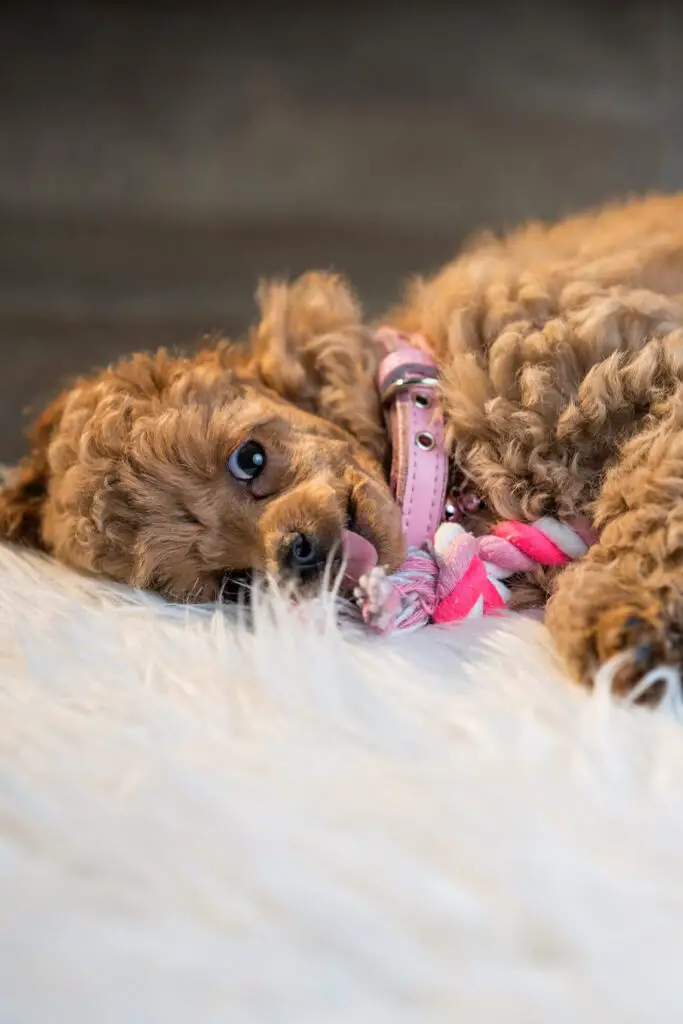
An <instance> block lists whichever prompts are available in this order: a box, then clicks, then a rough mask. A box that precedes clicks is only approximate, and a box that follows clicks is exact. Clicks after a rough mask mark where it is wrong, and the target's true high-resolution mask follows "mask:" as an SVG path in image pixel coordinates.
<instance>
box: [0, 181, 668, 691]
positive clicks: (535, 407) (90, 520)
mask: <svg viewBox="0 0 683 1024" xmlns="http://www.w3.org/2000/svg"><path fill="white" fill-rule="evenodd" d="M261 298H262V312H263V315H262V320H261V323H260V325H259V327H258V329H257V330H256V331H255V332H254V335H253V337H252V345H251V348H250V349H249V350H248V351H244V350H241V349H235V348H229V347H227V346H219V347H218V348H216V349H214V350H210V351H205V352H201V353H199V354H198V355H197V356H196V357H195V358H194V359H191V360H183V359H176V358H173V357H171V356H168V355H166V354H165V353H161V354H157V355H156V356H152V357H147V356H138V357H136V358H134V359H133V360H131V361H128V362H125V363H122V364H120V365H119V366H117V367H114V368H111V369H110V370H108V371H106V372H105V373H103V374H99V375H97V376H94V377H92V378H90V379H87V380H84V381H81V382H78V383H77V385H76V386H75V387H74V389H73V390H72V391H70V392H68V393H66V394H65V395H63V396H61V397H60V399H59V400H58V402H57V403H55V405H54V406H53V407H52V408H51V409H50V410H48V412H47V414H46V416H45V417H44V418H43V420H42V421H41V422H40V423H39V425H38V428H37V432H36V435H35V438H34V448H33V452H32V454H31V456H30V457H29V458H28V459H27V461H26V462H25V463H24V465H23V467H22V468H21V469H20V470H19V472H18V473H17V475H16V477H15V480H14V482H13V483H12V484H11V485H10V486H9V487H8V488H7V489H6V491H5V492H4V494H3V495H2V496H1V499H0V501H1V504H0V532H2V533H4V535H5V536H7V537H9V538H10V539H14V540H28V541H29V542H31V543H34V544H38V545H41V546H43V547H45V548H46V549H47V550H49V551H51V552H53V553H54V554H55V555H56V556H57V557H59V558H61V559H62V560H64V561H66V562H68V563H69V564H71V565H74V566H76V567H78V568H81V569H85V570H87V571H91V572H99V573H103V574H105V575H108V576H110V577H112V578H114V579H118V580H121V581H124V582H129V583H133V584H136V585H142V586H150V587H153V588H155V589H158V590H159V591H161V592H162V593H165V594H166V595H167V596H169V597H172V598H175V599H185V600H188V599H189V600H191V599H201V600H207V599H212V598H214V597H216V596H217V595H218V593H219V591H220V587H221V581H222V580H223V578H224V576H225V574H226V573H232V572H235V571H240V570H245V569H250V568H256V569H257V570H261V571H265V572H268V573H279V572H282V571H286V569H287V568H288V565H289V568H291V557H292V555H291V553H292V550H293V548H292V537H294V538H296V537H301V536H304V537H305V538H306V539H307V542H310V543H309V547H310V546H311V545H313V546H314V547H315V549H316V550H319V551H320V553H321V556H322V555H324V556H329V555H330V554H331V553H332V552H333V550H334V548H335V545H336V543H337V541H338V538H339V535H340V531H341V530H342V529H343V528H344V526H345V525H346V524H347V523H348V519H349V517H351V518H353V520H354V523H355V524H356V525H358V524H360V526H359V528H360V530H361V532H364V533H365V534H366V535H367V536H368V537H369V539H371V540H372V541H373V543H375V545H376V546H377V547H378V549H379V552H380V558H381V559H382V561H383V562H385V563H387V564H389V566H395V565H397V564H398V563H399V562H400V560H401V557H402V555H403V546H402V541H401V537H400V529H399V523H398V518H397V516H396V512H395V509H394V507H393V503H392V501H391V496H390V494H389V491H388V488H387V487H386V484H385V483H384V470H385V466H386V454H387V439H386V436H385V433H384V427H383V421H382V414H381V409H380V407H379V402H378V397H377V393H376V389H375V380H374V378H375V373H376V368H377V363H378V360H379V358H380V351H379V349H378V347H377V346H376V345H375V343H374V342H373V332H372V330H371V328H370V326H368V325H366V324H364V322H363V318H362V314H361V311H360V310H359V308H358V306H357V304H356V302H355V300H354V299H353V297H352V296H351V294H350V292H349V290H348V288H347V287H346V286H345V284H344V283H343V282H342V281H340V280H339V279H337V278H335V277H329V276H325V275H318V274H312V275H307V276H305V277H304V278H302V279H300V280H299V281H298V282H296V283H295V284H294V285H293V286H292V287H291V288H286V287H284V286H275V287H272V288H270V289H267V290H264V292H263V294H262V297H261ZM383 322H388V323H389V324H391V325H392V326H394V327H397V328H399V329H402V330H406V331H410V332H417V333H420V334H421V335H422V336H423V337H424V338H425V339H426V341H427V343H428V344H429V345H430V347H431V348H432V350H433V352H434V354H435V355H436V357H437V360H438V362H439V365H440V368H441V372H442V377H443V385H442V398H443V407H444V411H445V414H446V418H447V423H448V439H449V450H450V453H451V458H452V468H453V475H454V477H458V476H459V475H461V474H464V475H465V476H466V477H467V478H468V479H469V481H470V482H471V484H472V485H473V486H474V487H475V488H476V489H477V491H478V492H479V493H480V495H481V496H482V497H483V499H484V501H485V509H486V512H485V519H484V521H485V522H488V523H490V522H492V521H495V520H497V519H504V518H517V519H523V520H524V519H525V520H531V519H535V518H537V517H538V516H541V515H544V514H549V515H554V516H557V517H559V518H566V517H573V516H575V515H577V514H584V515H588V516H589V517H590V518H592V519H593V521H594V523H595V525H596V526H597V527H598V528H599V529H600V531H601V539H600V542H599V543H598V544H597V545H595V546H594V548H592V549H591V551H590V553H589V554H588V556H587V557H586V558H585V559H583V560H582V561H581V562H580V563H578V564H576V565H574V566H572V567H570V568H569V569H566V570H564V571H563V572H561V573H560V574H559V575H558V576H557V578H556V579H551V578H542V577H539V578H538V579H537V580H536V584H537V585H540V586H542V587H544V588H545V589H547V590H551V592H552V593H551V598H550V602H549V606H548V615H547V622H548V625H549V627H550V629H551V631H552V632H553V634H554V637H555V639H556V642H557V644H558V647H559V649H560V651H561V653H562V654H563V656H564V658H565V660H566V662H567V665H568V666H569V668H570V670H571V672H572V673H573V674H574V676H575V677H577V678H578V679H581V680H585V681H588V680H589V679H590V677H591V675H592V673H593V672H594V670H595V668H596V667H597V665H599V663H600V662H601V661H604V660H605V659H607V658H609V657H611V655H613V654H614V653H616V652H617V651H619V650H622V649H627V650H631V651H632V652H634V655H636V656H634V657H633V658H632V659H631V660H630V662H628V663H627V665H626V666H625V668H624V669H623V670H622V673H621V675H620V680H619V681H620V684H621V685H622V686H624V687H627V686H630V685H631V684H632V682H633V681H634V680H635V679H636V678H637V677H638V675H639V674H640V673H642V671H643V669H644V668H647V666H648V664H649V663H650V662H651V661H652V660H654V659H657V660H659V661H673V662H678V663H681V662H683V641H682V640H681V637H680V631H681V624H683V564H682V561H683V501H682V499H683V391H682V387H681V384H682V381H683V197H675V198H653V199H648V200H645V201H640V202H633V203H630V204H627V205H620V206H615V207H612V208H609V209H607V210H605V211H603V212H601V213H600V214H598V215H594V214H591V215H587V216H583V217H578V218H574V219H572V220H569V221H566V222H564V223H562V224H560V225H558V226H556V227H552V228H546V227H542V226H536V225H534V226H531V227H528V228H526V229H524V230H522V231H520V232H517V233H515V234H513V235H511V236H510V237H509V238H507V239H506V240H504V241H495V240H484V241H482V242H481V243H480V244H479V245H477V246H475V247H473V248H472V249H471V250H470V251H468V252H466V253H465V254H463V255H462V256H460V257H459V258H458V259H456V260H455V261H454V262H453V263H452V264H450V265H449V266H448V267H446V268H445V269H444V270H443V271H442V272H441V273H439V274H438V275H437V276H436V277H434V278H433V279H431V280H427V281H418V282H416V283H414V284H413V286H412V287H411V289H410V291H409V293H408V295H407V298H406V301H405V302H404V303H403V304H402V305H401V306H400V307H398V308H397V309H395V310H393V311H392V312H390V313H389V314H388V315H387V316H386V317H384V318H383ZM245 438H247V439H248V438H251V439H256V440H257V441H258V442H259V444H262V446H263V449H264V451H265V453H266V456H267V460H266V468H265V469H264V470H263V472H262V473H261V474H260V475H259V476H258V477H257V478H255V479H254V480H252V481H250V482H249V485H248V486H246V487H245V486H239V485H238V484H237V483H236V482H235V480H234V479H231V478H230V474H229V473H228V472H226V468H225V467H226V465H230V464H232V463H231V461H230V453H231V452H233V453H234V452H235V451H236V450H237V447H238V446H239V445H240V444H243V443H244V440H245ZM259 439H260V440H259ZM233 462H234V459H233ZM480 525H481V524H480ZM288 559H289V563H288ZM316 565H317V563H316ZM299 568H300V566H299ZM524 597H525V591H524V590H522V591H520V593H519V594H518V600H519V601H523V600H524Z"/></svg>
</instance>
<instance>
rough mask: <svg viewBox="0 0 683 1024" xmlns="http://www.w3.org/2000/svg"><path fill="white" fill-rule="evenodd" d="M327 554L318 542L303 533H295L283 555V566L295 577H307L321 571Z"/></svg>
mask: <svg viewBox="0 0 683 1024" xmlns="http://www.w3.org/2000/svg"><path fill="white" fill-rule="evenodd" d="M326 559H327V553H326V552H325V551H324V550H323V548H322V547H321V545H320V544H319V543H318V541H316V540H314V539H313V538H312V537H308V536H307V535H306V534H305V533H297V535H296V537H295V538H294V540H293V541H292V543H291V544H290V545H289V548H288V549H287V552H286V554H285V566H286V568H287V569H289V570H290V572H292V573H294V574H296V575H297V576H308V575H311V574H312V573H314V572H316V571H319V570H322V569H323V568H324V566H325V562H326Z"/></svg>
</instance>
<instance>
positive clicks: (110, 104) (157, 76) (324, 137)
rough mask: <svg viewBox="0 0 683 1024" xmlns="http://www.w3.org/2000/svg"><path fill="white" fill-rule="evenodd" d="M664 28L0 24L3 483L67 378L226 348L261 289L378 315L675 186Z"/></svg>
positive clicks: (660, 24)
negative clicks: (617, 204) (527, 235)
mask: <svg viewBox="0 0 683 1024" xmlns="http://www.w3.org/2000/svg"><path fill="white" fill-rule="evenodd" d="M679 7H681V8H683V4H681V5H679V4H676V3H666V2H659V3H657V2H650V3H646V2H639V3H636V2H633V3H629V2H623V3H621V4H609V5H608V4H606V3H603V4H599V3H590V4H589V3H586V4H579V3H567V2H564V0H555V3H554V4H549V3H547V2H546V3H545V4H543V5H540V4H530V3H524V2H521V3H520V2H517V3H486V2H485V0H481V2H479V3H477V4H474V3H460V4H459V3H456V2H455V0H453V2H451V3H435V2H432V0H421V2H420V0H404V2H403V3H401V4H398V3H396V4H388V3H384V4H375V5H372V4H369V3H368V4H366V5H365V7H360V6H357V7H355V6H354V5H352V4H351V3H349V2H347V3H345V4H340V3H335V2H331V3H328V4H327V5H326V6H325V5H323V3H320V4H319V5H318V8H317V9H316V7H314V6H312V5H310V4H305V3H299V4H297V5H290V4H288V3H281V4H277V5H276V4H274V3H272V4H270V5H265V4H263V3H258V2H254V3H252V4H251V5H244V4H243V5H239V7H236V8H235V7H233V6H232V5H227V4H225V5H221V4H207V3H198V2H197V3H194V4H190V3H184V4H177V5H176V4H173V3H164V4H151V3H149V4H143V3H130V4H123V3H106V4H105V3H90V4H86V3H80V4H74V3H69V2H60V3H54V4H52V5H40V6H38V5H31V4H23V5H21V6H20V5H18V4H17V5H15V7H14V8H13V9H10V10H9V11H7V10H6V11H5V13H4V15H3V21H2V26H1V28H0V360H1V362H2V373H1V374H0V461H1V460H3V459H4V460H11V459H13V458H15V457H16V456H17V455H18V454H19V452H20V451H21V443H22V442H21V423H22V410H23V409H24V408H25V407H26V406H28V405H30V404H31V403H34V404H36V403H40V402H41V401H42V400H43V399H44V398H45V397H49V395H50V394H51V393H52V392H54V391H56V390H57V389H58V387H59V385H60V383H61V382H62V380H64V379H65V378H67V377H68V376H69V375H70V374H72V373H75V372H78V371H80V370H83V369H87V368H89V367H90V366H91V365H94V364H101V363H105V362H107V361H108V360H110V359H111V358H113V357H114V356H115V355H117V354H118V353H121V352H125V351H129V350H131V349H134V348H147V347H151V346H155V345H157V344H160V343H169V344H173V345H183V344H186V343H192V342H193V341H194V340H195V339H196V338H197V337H198V336H199V335H201V334H203V333H206V332H209V331H214V330H224V331H227V332H229V333H233V334H234V333H238V332H240V331H242V330H243V329H244V327H245V326H246V324H247V323H248V322H249V321H250V319H251V317H252V316H253V300H252V295H253V291H254V286H255V283H256V280H257V278H258V277H259V276H260V275H272V274H295V273H297V272H299V271H301V270H303V269H306V268H310V267H313V266H317V267H336V268H338V269H342V270H345V271H346V272H348V273H349V274H350V275H351V277H352V278H353V280H354V281H355V283H356V285H357V287H358V288H359V289H360V291H361V294H362V296H363V298H364V300H365V301H366V304H367V306H368V308H369V309H370V310H371V311H373V312H374V311H377V310H378V309H379V308H380V307H381V306H382V305H383V304H384V303H387V302H388V301H390V300H391V299H392V298H393V296H394V295H395V294H396V291H397V288H398V285H399V283H400V281H401V279H402V278H404V277H405V276H406V275H407V274H410V273H412V272H414V271H416V270H425V269H429V268H430V267H433V266H436V265H438V264H439V263H440V262H441V261H443V260H445V259H446V258H447V257H449V256H450V255H451V254H452V253H454V252H455V251H456V249H457V247H458V245H459V244H460V242H461V241H462V240H463V238H464V236H466V235H467V234H469V233H470V232H472V231H473V230H475V229H477V228H479V227H482V226H490V227H494V228H502V227H505V226H508V225H511V224H513V223H514V222H516V221H519V220H522V219H524V218H528V217H554V216H556V215H558V214H561V213H564V212H568V211H571V210H574V209H577V208H580V207H582V206H585V205H588V204H594V203H596V202H599V201H600V200H602V199H604V198H606V197H611V196H615V195H623V194H625V193H627V192H631V191H641V190H645V189H653V188H659V189H667V190H673V189H677V188H680V187H683V102H681V96H682V95H683V11H679Z"/></svg>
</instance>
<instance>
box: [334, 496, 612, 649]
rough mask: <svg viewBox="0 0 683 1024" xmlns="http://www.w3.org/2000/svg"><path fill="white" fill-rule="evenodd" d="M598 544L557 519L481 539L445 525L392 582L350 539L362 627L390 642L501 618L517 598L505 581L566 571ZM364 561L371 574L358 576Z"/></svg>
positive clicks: (504, 526)
mask: <svg viewBox="0 0 683 1024" xmlns="http://www.w3.org/2000/svg"><path fill="white" fill-rule="evenodd" d="M358 540H360V541H361V543H360V544H359V543H358ZM592 540H593V538H592V536H591V531H590V527H587V526H586V525H585V524H584V523H582V522H580V521H577V522H576V523H575V524H573V525H572V526H569V525H568V524H567V523H561V522H559V520H557V519H553V518H551V517H550V516H544V517H543V518H541V519H537V520H536V521H535V522H534V523H531V524H529V523H521V522H516V521H507V522H502V523H499V524H498V525H497V526H495V527H494V529H493V531H492V532H491V533H490V534H486V535H484V536H480V537H475V536H474V535H473V534H472V533H468V532H467V531H466V530H465V529H464V528H463V526H462V525H461V524H459V523H456V522H445V523H442V524H441V526H439V527H438V529H437V531H436V534H435V536H434V540H433V543H425V544H424V546H422V547H420V548H417V547H411V548H409V550H408V555H407V557H406V559H405V561H404V563H403V565H402V566H401V568H400V569H399V570H398V571H397V572H395V573H393V574H391V575H387V574H386V573H385V572H384V570H383V569H382V568H381V567H380V566H378V565H376V564H371V563H373V554H374V548H373V547H372V545H370V544H368V542H367V541H364V540H363V539H362V538H356V537H355V535H354V537H353V538H351V537H350V535H347V537H346V538H345V548H346V550H347V552H349V556H348V562H347V575H348V576H350V577H351V578H353V576H354V575H356V578H357V579H358V583H357V585H356V587H355V590H354V597H355V599H356V603H357V604H358V606H359V608H360V611H361V615H362V618H363V621H364V622H365V623H366V625H368V626H369V627H370V628H371V629H373V630H374V631H375V632H378V633H381V634H382V635H387V634H390V633H392V632H394V631H395V630H402V631H409V630H414V629H419V628H421V627H422V626H425V625H427V624H428V623H429V622H435V623H446V622H456V621H459V620H461V619H471V618H476V617H478V616H481V615H488V614H491V613H494V612H496V611H500V610H501V609H503V608H504V607H505V606H506V604H507V602H508V600H509V598H510V595H511V592H510V590H509V588H508V587H507V586H506V584H505V582H504V580H506V579H508V578H509V577H510V576H513V575H516V574H518V573H525V572H529V571H530V570H532V569H534V568H535V567H536V566H560V565H566V564H567V563H568V562H570V561H573V560H574V559H576V558H580V557H581V556H582V555H584V554H585V553H586V551H587V550H588V547H589V544H590V543H591V542H592ZM368 549H369V550H368ZM363 559H365V561H366V571H365V572H359V568H360V566H361V565H362V562H363ZM374 560H375V561H376V555H375V556H374Z"/></svg>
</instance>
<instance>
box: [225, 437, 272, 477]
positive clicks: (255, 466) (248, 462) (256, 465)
mask: <svg viewBox="0 0 683 1024" xmlns="http://www.w3.org/2000/svg"><path fill="white" fill-rule="evenodd" d="M265 466H266V453H265V451H264V450H263V446H262V445H260V444H259V443H258V441H245V442H244V444H241V445H240V446H239V448H235V450H234V452H233V453H232V455H231V456H230V458H229V459H228V472H229V473H230V474H231V475H232V476H234V477H235V479H236V480H255V479H256V477H257V476H258V475H259V473H262V472H263V470H264V469H265Z"/></svg>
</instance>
